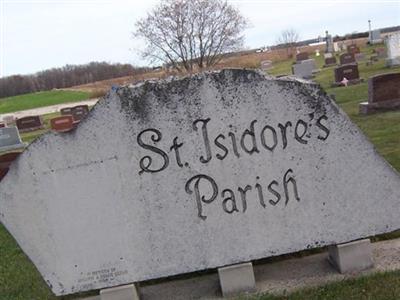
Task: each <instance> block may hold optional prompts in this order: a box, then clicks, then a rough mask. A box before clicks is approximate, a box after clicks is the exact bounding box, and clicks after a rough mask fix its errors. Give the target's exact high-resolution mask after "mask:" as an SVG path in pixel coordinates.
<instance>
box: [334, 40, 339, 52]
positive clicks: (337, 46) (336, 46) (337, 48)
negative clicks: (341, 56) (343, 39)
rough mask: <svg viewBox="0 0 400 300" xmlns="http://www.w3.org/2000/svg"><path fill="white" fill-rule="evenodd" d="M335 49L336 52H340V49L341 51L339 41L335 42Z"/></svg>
mask: <svg viewBox="0 0 400 300" xmlns="http://www.w3.org/2000/svg"><path fill="white" fill-rule="evenodd" d="M333 51H334V52H339V51H340V49H339V45H338V43H337V42H334V43H333Z"/></svg>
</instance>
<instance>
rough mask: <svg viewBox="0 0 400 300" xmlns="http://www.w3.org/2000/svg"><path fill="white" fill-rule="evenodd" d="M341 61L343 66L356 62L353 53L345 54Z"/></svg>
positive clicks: (341, 56)
mask: <svg viewBox="0 0 400 300" xmlns="http://www.w3.org/2000/svg"><path fill="white" fill-rule="evenodd" d="M339 60H340V64H341V65H347V64H352V63H355V62H356V60H355V58H354V54H353V53H343V54H341V55H340V56H339Z"/></svg>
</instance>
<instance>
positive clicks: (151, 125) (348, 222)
mask: <svg viewBox="0 0 400 300" xmlns="http://www.w3.org/2000/svg"><path fill="white" fill-rule="evenodd" d="M399 214H400V179H399V175H398V174H397V173H396V172H395V171H394V170H393V169H392V168H391V166H390V165H388V164H387V163H386V162H385V161H384V160H383V159H382V158H381V157H380V156H379V155H378V154H377V153H376V151H375V149H374V148H373V146H372V145H371V144H370V143H369V142H368V140H367V139H366V138H365V137H364V136H363V135H362V134H361V132H360V131H359V130H358V128H357V127H356V126H354V125H353V124H352V123H351V122H350V120H349V119H348V117H347V116H345V114H344V113H343V112H342V111H341V110H340V109H339V108H338V107H337V106H336V105H335V104H334V103H333V102H332V101H331V100H330V99H329V98H328V97H327V96H326V95H325V93H324V92H322V91H321V90H320V89H319V88H318V87H317V86H316V85H313V84H311V83H307V82H300V81H295V80H293V79H290V78H287V79H279V80H276V79H272V78H266V77H264V76H263V75H261V74H260V73H257V72H254V71H243V70H224V71H221V72H218V73H204V74H200V75H196V76H194V77H191V78H185V79H181V80H172V81H161V82H147V83H144V84H141V85H139V86H135V87H130V88H128V87H123V88H120V89H118V90H117V91H116V92H111V93H110V95H109V96H108V97H106V98H105V99H102V100H100V101H99V102H98V103H97V104H96V106H95V107H94V109H93V110H92V111H91V112H90V114H89V116H88V118H87V119H85V120H84V121H83V122H82V123H81V124H80V125H79V127H78V128H77V129H76V130H74V131H72V132H70V133H66V134H55V133H49V134H46V135H44V136H42V137H40V138H39V139H37V140H36V141H35V142H34V143H32V144H31V145H30V146H29V147H28V148H27V150H26V151H25V152H24V153H23V154H22V155H20V156H19V158H18V160H17V161H16V162H15V163H13V164H12V166H11V169H10V172H9V173H8V174H7V176H6V177H5V178H4V179H3V180H2V181H1V182H0V220H1V222H2V223H3V224H4V225H5V226H6V227H7V229H8V230H9V231H10V233H11V234H12V235H13V236H14V237H15V239H16V240H17V242H18V243H19V245H20V246H21V247H22V249H23V250H24V251H25V253H26V254H27V255H28V256H29V257H30V258H31V260H32V261H33V262H34V264H35V265H36V266H37V268H38V270H39V271H40V272H41V274H42V275H43V277H44V279H45V280H46V282H47V283H48V284H49V285H50V286H51V288H52V290H53V291H54V292H55V293H56V294H57V295H62V294H69V293H75V292H79V291H85V290H91V289H95V288H104V287H111V286H116V285H121V284H125V283H130V282H136V281H142V280H146V279H152V278H159V277H164V276H169V275H173V274H180V273H186V272H192V271H196V270H202V269H207V268H214V267H219V266H225V265H229V264H234V263H239V262H245V261H249V260H252V259H257V258H262V257H268V256H273V255H278V254H283V253H289V252H293V251H298V250H301V249H306V248H313V247H319V246H322V245H329V244H335V243H343V242H347V241H351V240H354V239H358V238H361V237H365V236H370V235H375V234H378V233H382V232H387V231H392V230H395V229H398V228H400V218H399Z"/></svg>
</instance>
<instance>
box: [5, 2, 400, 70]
mask: <svg viewBox="0 0 400 300" xmlns="http://www.w3.org/2000/svg"><path fill="white" fill-rule="evenodd" d="M157 2H158V0H142V1H133V0H129V1H128V0H126V1H123V0H114V1H111V0H98V1H87V0H86V1H85V0H82V1H77V0H70V1H68V0H62V1H61V0H53V1H33V0H31V1H29V0H25V1H19V0H0V23H1V28H0V51H1V53H0V76H8V75H14V74H30V73H34V72H37V71H41V70H44V69H48V68H52V67H61V66H63V65H66V64H84V63H88V62H90V61H107V62H112V63H114V62H120V63H131V64H134V65H138V66H143V65H146V63H147V62H146V61H143V60H142V59H141V58H140V56H139V55H138V54H137V52H136V51H135V49H138V48H140V45H141V43H140V41H138V40H133V39H132V34H131V32H132V31H133V30H134V24H135V21H136V20H138V19H139V18H141V17H144V16H145V15H146V12H147V11H148V10H150V9H151V8H152V7H153V6H154V5H155V4H156V3H157ZM229 2H231V3H232V4H233V5H235V6H236V7H238V8H239V9H240V11H241V12H242V14H243V15H244V16H245V17H246V18H247V19H248V20H249V21H250V23H251V26H250V27H249V28H248V29H247V30H246V31H245V36H246V42H245V46H246V47H247V48H257V47H261V46H264V45H273V44H274V43H275V41H276V39H277V36H278V35H279V32H281V31H282V30H284V29H286V28H290V27H292V28H295V29H296V30H297V31H298V32H299V33H300V37H301V39H308V38H314V37H317V36H318V35H324V32H325V30H329V32H330V33H332V34H333V35H336V34H345V33H351V32H356V31H358V32H360V31H367V30H368V19H371V21H372V27H373V28H382V27H388V26H396V25H400V0H396V1H393V0H391V1H387V0H386V1H385V0H383V1H382V0H381V1H377V0H376V1H354V0H353V1H341V0H336V1H327V0H320V1H316V0H314V1H310V0H307V1H268V0H264V1H262V0H258V1H257V0H252V1H246V0H242V1H239V0H236V1H235V0H232V1H229Z"/></svg>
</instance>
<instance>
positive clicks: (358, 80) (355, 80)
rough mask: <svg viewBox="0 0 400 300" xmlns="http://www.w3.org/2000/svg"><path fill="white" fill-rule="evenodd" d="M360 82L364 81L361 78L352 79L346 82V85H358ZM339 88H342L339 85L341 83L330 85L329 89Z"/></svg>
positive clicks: (341, 84)
mask: <svg viewBox="0 0 400 300" xmlns="http://www.w3.org/2000/svg"><path fill="white" fill-rule="evenodd" d="M361 82H364V79H363V78H359V79H352V80H349V81H348V82H347V85H355V84H359V83H361ZM340 86H344V85H343V83H341V82H334V83H332V85H331V87H340Z"/></svg>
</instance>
